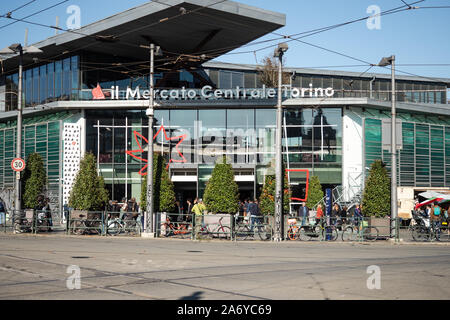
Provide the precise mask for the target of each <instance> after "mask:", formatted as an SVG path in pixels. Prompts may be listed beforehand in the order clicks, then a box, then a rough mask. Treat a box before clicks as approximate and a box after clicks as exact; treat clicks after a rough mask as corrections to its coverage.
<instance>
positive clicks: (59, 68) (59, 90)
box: [55, 61, 63, 99]
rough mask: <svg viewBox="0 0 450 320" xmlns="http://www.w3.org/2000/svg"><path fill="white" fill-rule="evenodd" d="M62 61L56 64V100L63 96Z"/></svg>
mask: <svg viewBox="0 0 450 320" xmlns="http://www.w3.org/2000/svg"><path fill="white" fill-rule="evenodd" d="M62 68H63V66H62V61H57V62H55V98H56V99H59V98H61V95H62V72H63V71H62Z"/></svg>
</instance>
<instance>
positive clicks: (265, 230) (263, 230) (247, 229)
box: [234, 217, 273, 241]
mask: <svg viewBox="0 0 450 320" xmlns="http://www.w3.org/2000/svg"><path fill="white" fill-rule="evenodd" d="M255 219H257V220H258V221H256V223H255V224H254V225H253V226H252V224H251V222H249V221H246V220H244V221H243V222H241V223H238V222H236V224H235V230H234V234H235V237H236V239H240V240H247V239H248V238H249V237H252V238H253V239H255V238H256V237H258V238H259V239H260V240H261V241H268V240H270V239H272V234H273V231H272V227H271V226H270V225H268V224H267V223H265V221H263V222H262V223H261V217H255ZM236 221H237V217H236ZM252 227H253V231H252Z"/></svg>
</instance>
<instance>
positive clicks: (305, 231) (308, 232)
mask: <svg viewBox="0 0 450 320" xmlns="http://www.w3.org/2000/svg"><path fill="white" fill-rule="evenodd" d="M314 235H315V232H314V230H313V229H312V228H309V227H302V228H300V230H299V238H300V240H302V241H311V240H312V238H313V237H314Z"/></svg>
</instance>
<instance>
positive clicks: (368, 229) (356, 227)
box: [341, 220, 379, 241]
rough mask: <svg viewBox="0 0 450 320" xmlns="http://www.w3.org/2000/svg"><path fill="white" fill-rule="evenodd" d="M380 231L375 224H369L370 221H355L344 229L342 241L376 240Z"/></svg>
mask: <svg viewBox="0 0 450 320" xmlns="http://www.w3.org/2000/svg"><path fill="white" fill-rule="evenodd" d="M378 235H379V231H378V228H377V227H375V226H369V222H368V221H365V220H363V221H355V223H354V224H353V225H349V226H347V227H346V228H345V229H344V230H343V231H342V236H341V237H342V241H356V240H361V241H376V240H377V239H378Z"/></svg>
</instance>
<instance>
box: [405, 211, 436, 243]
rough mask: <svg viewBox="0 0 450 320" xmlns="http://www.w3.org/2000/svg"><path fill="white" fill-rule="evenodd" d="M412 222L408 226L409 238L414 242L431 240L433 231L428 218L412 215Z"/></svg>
mask: <svg viewBox="0 0 450 320" xmlns="http://www.w3.org/2000/svg"><path fill="white" fill-rule="evenodd" d="M413 221H414V222H411V224H413V225H411V224H410V226H409V230H410V232H411V237H412V238H413V240H414V241H430V240H431V239H432V233H433V229H432V227H431V225H430V219H429V218H428V217H424V216H420V215H418V214H413Z"/></svg>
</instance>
